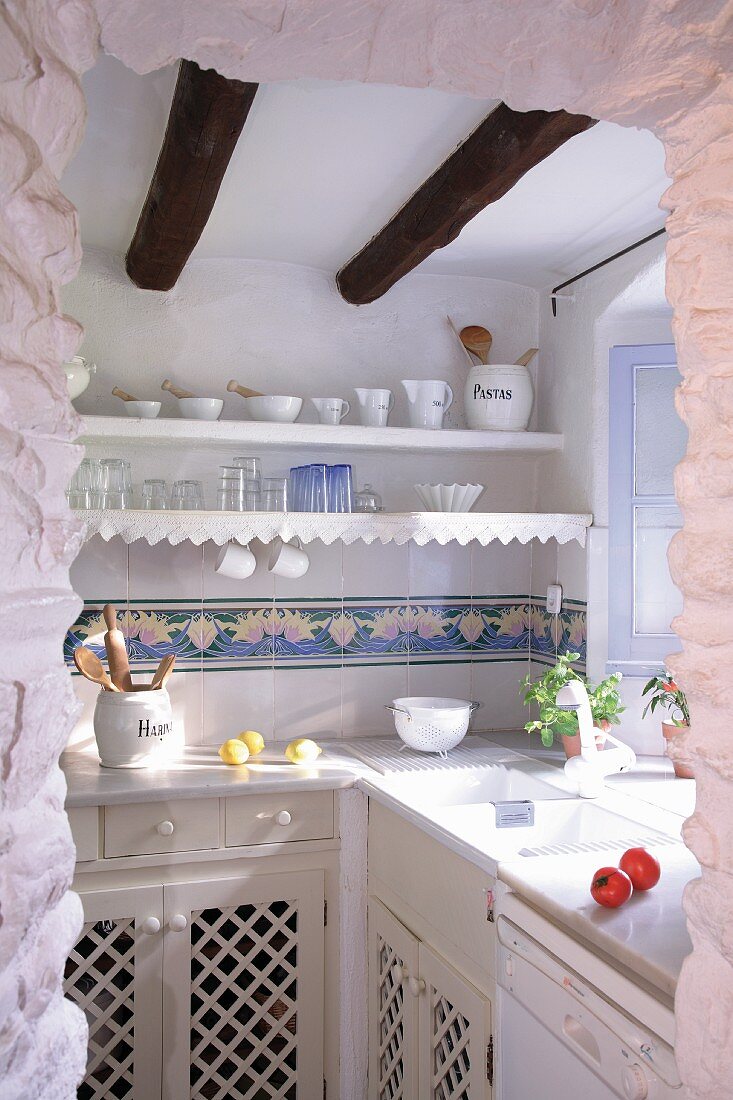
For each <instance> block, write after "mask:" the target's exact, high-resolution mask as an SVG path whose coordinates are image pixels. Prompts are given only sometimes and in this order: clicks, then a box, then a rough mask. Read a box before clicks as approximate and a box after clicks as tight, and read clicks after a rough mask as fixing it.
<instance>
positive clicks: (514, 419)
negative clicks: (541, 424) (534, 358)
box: [465, 363, 534, 432]
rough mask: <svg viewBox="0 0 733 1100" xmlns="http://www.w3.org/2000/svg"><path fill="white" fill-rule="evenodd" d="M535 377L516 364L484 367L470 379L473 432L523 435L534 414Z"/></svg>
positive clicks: (469, 421) (468, 391)
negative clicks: (483, 431)
mask: <svg viewBox="0 0 733 1100" xmlns="http://www.w3.org/2000/svg"><path fill="white" fill-rule="evenodd" d="M533 398H534V394H533V390H532V375H531V374H530V373H529V370H528V369H527V367H521V366H518V365H517V364H516V363H492V364H491V365H486V364H480V365H479V366H475V367H471V369H470V371H469V372H468V376H467V378H466V389H465V406H466V423H467V424H468V426H469V428H477V429H481V428H483V429H493V430H494V431H499V432H523V431H525V430H526V428H527V425H528V424H529V418H530V415H531V412H532V401H533Z"/></svg>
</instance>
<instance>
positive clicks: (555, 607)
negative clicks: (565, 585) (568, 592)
mask: <svg viewBox="0 0 733 1100" xmlns="http://www.w3.org/2000/svg"><path fill="white" fill-rule="evenodd" d="M546 606H547V610H548V612H549V613H550V615H559V614H560V612H561V611H562V585H561V584H548V586H547V604H546Z"/></svg>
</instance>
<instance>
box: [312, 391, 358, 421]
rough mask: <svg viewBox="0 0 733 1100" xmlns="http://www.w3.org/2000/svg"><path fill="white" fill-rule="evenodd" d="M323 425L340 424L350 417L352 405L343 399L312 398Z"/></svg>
mask: <svg viewBox="0 0 733 1100" xmlns="http://www.w3.org/2000/svg"><path fill="white" fill-rule="evenodd" d="M311 402H312V403H313V404H314V405H315V407H316V409H317V411H318V419H319V420H320V422H321V424H340V423H341V421H342V420H343V418H344V417H345V416H348V414H349V412H350V410H351V405H350V404H349V402H348V401H344V399H343V397H311Z"/></svg>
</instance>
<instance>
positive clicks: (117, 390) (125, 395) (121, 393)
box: [112, 386, 139, 401]
mask: <svg viewBox="0 0 733 1100" xmlns="http://www.w3.org/2000/svg"><path fill="white" fill-rule="evenodd" d="M112 393H113V394H114V396H115V397H119V398H120V400H121V401H137V400H139V399H138V398H137V397H133V396H132V394H130V393H125V391H124V390H121V389H120V388H119V386H115V387H114V389H113V390H112Z"/></svg>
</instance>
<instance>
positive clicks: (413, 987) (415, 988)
mask: <svg viewBox="0 0 733 1100" xmlns="http://www.w3.org/2000/svg"><path fill="white" fill-rule="evenodd" d="M407 985H408V988H409V990H410V993H412V995H413V997H419V996H420V994H421V993H423V992H424V991H425V982H424V981H423V979H422V978H408V981H407Z"/></svg>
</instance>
